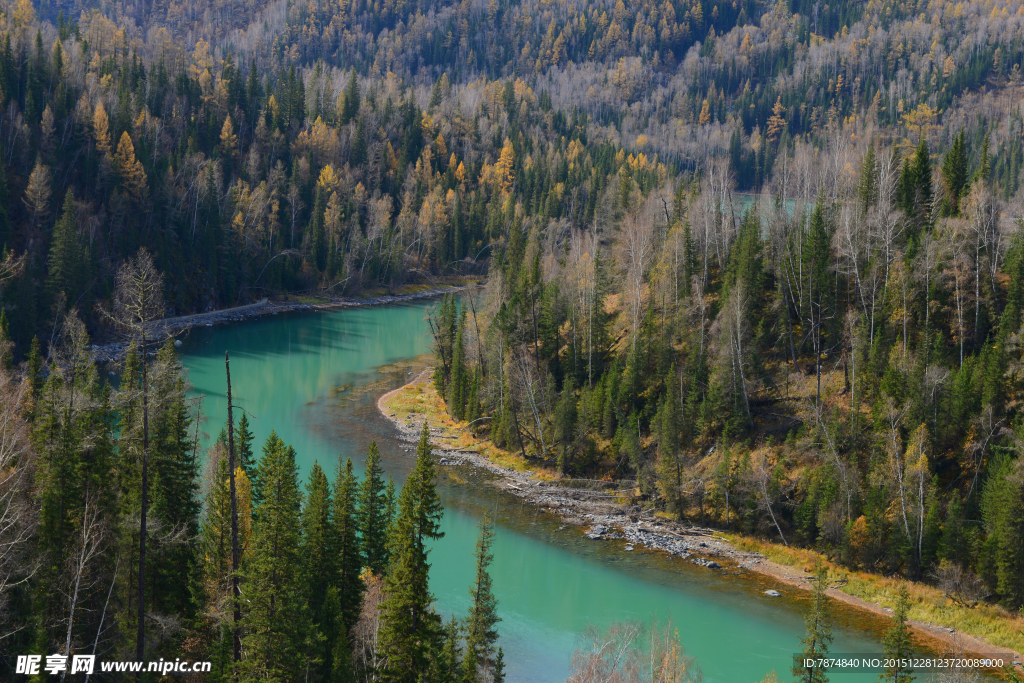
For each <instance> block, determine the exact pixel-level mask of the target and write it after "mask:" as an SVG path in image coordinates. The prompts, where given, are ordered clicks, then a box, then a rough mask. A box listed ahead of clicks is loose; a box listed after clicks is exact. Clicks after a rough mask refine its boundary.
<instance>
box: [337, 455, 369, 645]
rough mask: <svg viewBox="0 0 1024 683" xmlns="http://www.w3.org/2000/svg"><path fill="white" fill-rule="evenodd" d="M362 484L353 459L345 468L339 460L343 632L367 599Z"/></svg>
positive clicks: (338, 502)
mask: <svg viewBox="0 0 1024 683" xmlns="http://www.w3.org/2000/svg"><path fill="white" fill-rule="evenodd" d="M358 495H359V490H358V483H357V481H356V476H355V473H354V472H353V469H352V459H351V458H347V459H346V460H345V465H344V467H343V466H342V465H341V460H340V458H339V460H338V471H337V474H336V475H335V479H334V496H333V498H332V499H331V505H332V510H333V520H332V522H333V524H334V534H333V535H334V556H335V561H336V562H337V582H338V603H339V608H338V609H339V613H340V614H339V616H340V618H341V622H342V629H339V632H340V633H341V634H343V635H344V634H346V633H347V632H348V629H350V628H352V626H353V625H354V624H355V623H356V620H357V619H359V610H360V606H361V604H362V600H363V580H362V579H361V578H359V573H360V571H361V570H362V556H361V553H360V550H359V530H358V523H359V520H358V518H357V507H356V503H357V497H358Z"/></svg>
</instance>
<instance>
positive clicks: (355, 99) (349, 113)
mask: <svg viewBox="0 0 1024 683" xmlns="http://www.w3.org/2000/svg"><path fill="white" fill-rule="evenodd" d="M360 102H361V99H360V97H359V83H358V81H356V70H355V69H352V73H351V74H350V75H349V77H348V85H346V86H345V103H344V107H343V109H342V112H341V123H342V125H344V124H346V123H348V122H349V121H351V120H352V119H354V118H355V117H356V116H357V115H358V114H359V104H360Z"/></svg>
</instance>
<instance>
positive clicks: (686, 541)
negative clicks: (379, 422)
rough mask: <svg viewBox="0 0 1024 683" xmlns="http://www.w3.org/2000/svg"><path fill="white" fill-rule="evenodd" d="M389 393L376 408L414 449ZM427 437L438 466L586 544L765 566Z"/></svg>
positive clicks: (707, 538) (717, 540) (437, 434)
mask: <svg viewBox="0 0 1024 683" xmlns="http://www.w3.org/2000/svg"><path fill="white" fill-rule="evenodd" d="M428 376H429V373H428V372H424V373H421V374H420V375H419V376H418V377H416V378H415V379H413V380H412V381H411V382H410V384H415V383H418V382H422V381H425V379H426V377H428ZM399 390H400V389H399ZM399 390H396V391H399ZM394 393H395V392H389V393H387V394H384V395H383V396H381V398H380V400H379V401H378V403H377V407H378V409H379V410H380V411H381V413H382V414H383V415H384V416H385V417H386V418H388V419H389V420H390V421H391V422H392V423H393V424H394V425H395V428H396V429H397V430H398V435H399V438H400V439H401V440H402V441H405V442H407V443H410V444H416V443H418V442H419V438H420V432H421V430H422V429H423V418H422V417H417V418H414V419H410V420H406V421H404V422H403V421H401V420H398V419H397V418H396V417H395V415H394V414H393V413H390V412H388V411H387V409H386V408H385V404H386V402H387V400H388V398H390V397H391V396H392V395H393V394H394ZM430 433H431V443H432V445H433V447H434V452H435V453H437V454H439V455H440V460H439V461H438V462H439V464H440V465H441V466H453V465H460V464H469V465H472V466H474V467H478V468H480V469H484V470H487V471H489V472H491V473H493V474H495V475H497V476H496V477H495V479H494V480H493V481H492V484H493V485H494V486H496V487H497V488H499V489H502V490H505V491H508V492H509V493H511V494H512V495H514V496H517V497H518V498H522V499H524V500H525V501H527V502H529V503H531V504H533V505H535V506H537V507H539V508H541V509H544V510H547V511H548V512H551V513H553V514H556V515H558V517H559V518H560V519H561V520H562V521H563V522H565V523H566V524H570V525H573V526H577V527H581V528H584V529H585V532H584V535H585V536H586V537H587V538H590V539H592V540H614V539H625V540H626V542H627V544H626V549H627V550H632V549H634V548H638V547H640V548H645V549H648V550H656V551H661V552H665V553H668V554H670V555H675V556H677V557H680V558H682V559H686V560H689V561H690V562H691V563H693V564H696V565H699V566H702V567H707V568H708V569H721V568H722V567H723V563H728V564H729V565H733V566H739V567H744V568H751V566H756V565H757V564H760V563H762V562H764V561H765V558H764V557H763V556H762V555H760V554H759V553H751V552H745V551H742V550H738V549H737V548H734V547H733V546H732V545H731V544H730V543H728V542H727V541H725V540H724V539H722V538H721V537H719V536H716V532H715V531H714V530H713V529H706V528H701V527H698V526H692V525H688V524H684V523H681V522H674V521H671V520H665V519H662V518H659V517H655V516H654V515H653V514H651V513H649V512H646V511H643V510H642V509H641V508H640V507H639V506H630V505H624V504H622V503H619V502H616V501H615V500H614V496H613V495H612V494H608V493H605V492H603V491H592V490H589V489H583V488H570V487H565V486H561V485H559V484H557V483H555V482H548V481H543V480H540V479H537V478H536V476H535V475H536V473H535V472H534V471H532V470H526V471H519V470H514V469H511V468H508V467H502V466H501V465H497V464H495V463H493V462H491V461H490V460H488V459H487V458H485V457H483V456H481V455H480V454H479V453H477V452H475V451H472V450H466V449H459V448H452V447H451V446H450V445H449V444H448V443H447V442H446V437H445V435H444V434H443V433H442V430H440V429H436V428H433V427H432V428H431V429H430ZM609 483H611V482H609Z"/></svg>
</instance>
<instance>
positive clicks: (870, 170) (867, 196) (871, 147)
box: [857, 140, 878, 213]
mask: <svg viewBox="0 0 1024 683" xmlns="http://www.w3.org/2000/svg"><path fill="white" fill-rule="evenodd" d="M857 195H858V197H859V199H860V210H861V211H862V212H863V213H867V212H868V209H870V208H871V207H872V206H874V205H875V202H877V201H878V158H877V157H876V156H875V141H874V140H872V141H871V142H870V144H868V151H867V152H866V153H865V154H864V160H863V161H862V162H861V165H860V179H859V180H858V181H857Z"/></svg>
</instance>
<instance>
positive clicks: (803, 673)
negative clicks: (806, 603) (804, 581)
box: [793, 563, 832, 683]
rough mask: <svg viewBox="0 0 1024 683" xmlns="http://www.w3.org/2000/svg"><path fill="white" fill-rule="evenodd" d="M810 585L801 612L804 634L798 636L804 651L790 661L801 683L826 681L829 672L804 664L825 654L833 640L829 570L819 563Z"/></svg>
mask: <svg viewBox="0 0 1024 683" xmlns="http://www.w3.org/2000/svg"><path fill="white" fill-rule="evenodd" d="M812 583H813V586H812V588H811V605H810V608H809V609H808V612H807V614H806V615H804V625H805V626H806V628H807V635H806V636H804V637H803V638H801V639H800V642H801V643H802V644H803V650H801V652H800V654H799V655H797V657H796V659H795V661H794V662H793V676H794V677H795V678H796V680H797V681H799V682H800V683H827V681H828V674H827V673H826V669H824V668H822V667H817V666H815V667H804V665H803V663H804V660H806V659H820V658H822V657H827V656H828V647H829V645H830V644H831V643H832V615H831V614H830V611H829V597H828V595H826V594H825V591H826V589H827V588H828V569H827V568H826V567H825V566H824V565H822V564H820V563H819V564H818V566H817V567H815V568H814V580H813V582H812Z"/></svg>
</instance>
